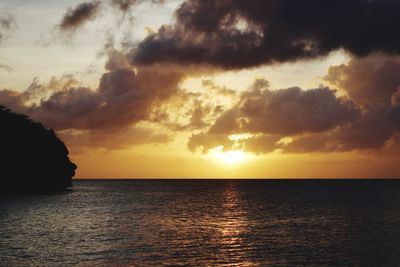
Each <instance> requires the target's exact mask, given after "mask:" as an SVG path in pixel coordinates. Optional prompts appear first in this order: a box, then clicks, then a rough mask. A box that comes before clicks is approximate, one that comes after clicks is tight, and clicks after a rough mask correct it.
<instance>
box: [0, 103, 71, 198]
mask: <svg viewBox="0 0 400 267" xmlns="http://www.w3.org/2000/svg"><path fill="white" fill-rule="evenodd" d="M0 149H1V151H0V183H1V184H0V192H3V193H4V192H46V191H53V190H62V189H65V188H68V187H71V186H72V182H71V180H72V177H73V176H74V174H75V169H76V165H75V164H74V163H72V162H71V161H70V160H69V157H68V149H67V147H66V146H65V144H64V143H63V142H62V141H61V140H60V139H59V138H58V137H57V135H56V134H55V132H54V131H53V130H52V129H48V128H46V127H44V126H43V125H42V124H41V123H38V122H34V121H33V120H31V119H30V118H29V117H27V116H25V115H22V114H17V113H14V112H12V111H10V110H9V109H7V108H6V107H4V106H1V105H0Z"/></svg>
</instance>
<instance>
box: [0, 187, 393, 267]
mask: <svg viewBox="0 0 400 267" xmlns="http://www.w3.org/2000/svg"><path fill="white" fill-rule="evenodd" d="M0 266H400V181H397V180H228V179H227V180H75V181H74V187H73V190H70V191H67V192H63V193H54V194H36V195H3V196H1V197H0Z"/></svg>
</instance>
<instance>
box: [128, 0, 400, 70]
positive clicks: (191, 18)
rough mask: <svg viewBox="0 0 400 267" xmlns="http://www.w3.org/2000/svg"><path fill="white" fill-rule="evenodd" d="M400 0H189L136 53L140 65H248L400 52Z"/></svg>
mask: <svg viewBox="0 0 400 267" xmlns="http://www.w3.org/2000/svg"><path fill="white" fill-rule="evenodd" d="M399 12H400V1H397V0H379V1H371V0H325V1H320V0H306V1H298V0H253V1H241V0H226V1H203V0H187V1H185V2H184V3H183V4H182V5H181V6H180V7H179V9H178V10H177V11H176V17H177V22H176V24H175V25H165V26H163V27H161V28H160V29H159V31H158V32H157V33H155V34H152V35H150V36H148V37H147V38H146V39H145V40H143V41H142V42H141V43H140V44H139V45H138V47H137V49H136V50H135V51H134V52H133V53H132V61H133V62H134V63H136V64H151V63H155V62H176V63H181V64H211V65H214V66H219V67H223V68H228V69H232V68H245V67H252V66H257V65H261V64H268V63H274V62H286V61H295V60H303V59H310V58H316V57H320V56H324V55H327V54H329V53H330V52H331V51H334V50H337V49H344V50H346V51H348V52H350V53H352V54H354V55H356V56H365V55H368V54H370V53H372V52H377V51H379V52H384V53H399V52H400V36H399V34H398V32H397V26H396V25H400V16H399V15H398V14H399Z"/></svg>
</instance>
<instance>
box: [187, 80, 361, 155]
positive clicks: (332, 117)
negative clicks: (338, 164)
mask: <svg viewBox="0 0 400 267" xmlns="http://www.w3.org/2000/svg"><path fill="white" fill-rule="evenodd" d="M361 112H362V111H361V110H360V109H359V107H358V106H357V105H356V103H354V102H353V101H351V100H350V99H347V98H345V97H338V96H336V95H335V90H332V89H330V88H327V87H323V88H316V89H309V90H302V89H300V88H298V87H292V88H287V89H280V90H271V89H270V88H269V83H268V82H267V81H265V80H256V81H255V82H254V84H253V86H252V87H251V88H250V89H249V90H248V91H245V92H243V93H242V94H241V96H240V99H239V101H238V103H237V104H236V105H235V106H234V107H233V108H231V109H229V110H227V111H225V112H224V113H222V114H221V115H220V116H219V117H218V118H217V119H216V120H215V122H214V124H213V125H212V126H211V127H210V128H209V130H208V131H207V132H203V133H200V134H197V135H193V136H192V137H191V138H190V140H189V144H188V146H189V148H190V149H191V150H192V151H194V150H196V149H197V148H200V149H201V150H202V151H203V152H204V151H206V150H209V149H211V148H213V147H215V146H218V145H224V146H228V147H229V148H232V147H234V146H235V145H239V146H241V147H242V148H246V149H247V150H250V151H253V152H257V153H260V152H271V151H273V150H275V149H284V146H283V145H282V143H279V141H280V140H281V139H283V138H285V137H298V136H302V135H308V134H319V133H324V132H329V131H334V130H335V129H337V128H341V127H348V126H349V125H352V124H354V123H356V122H357V121H359V119H360V117H361ZM238 134H248V135H249V136H248V137H246V138H242V139H241V138H239V139H237V140H235V139H231V136H233V135H238ZM225 149H226V147H225Z"/></svg>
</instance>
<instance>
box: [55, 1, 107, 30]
mask: <svg viewBox="0 0 400 267" xmlns="http://www.w3.org/2000/svg"><path fill="white" fill-rule="evenodd" d="M100 4H101V2H100V1H91V2H84V3H81V4H79V5H78V6H76V7H75V8H69V9H68V10H67V12H66V13H65V14H64V16H63V18H62V20H61V23H60V25H59V26H60V29H61V30H64V31H75V30H76V29H77V28H79V27H80V26H82V25H83V24H84V23H86V22H87V21H89V20H91V19H93V18H95V17H96V15H97V14H98V12H99V11H100Z"/></svg>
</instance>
